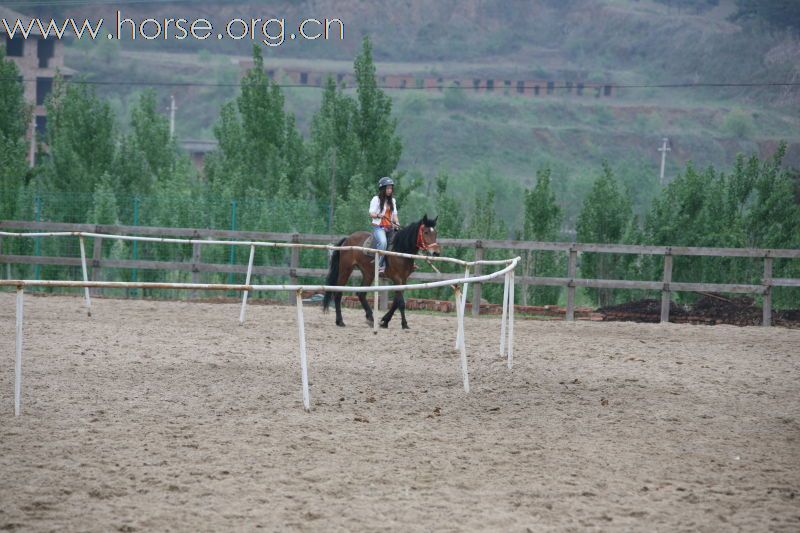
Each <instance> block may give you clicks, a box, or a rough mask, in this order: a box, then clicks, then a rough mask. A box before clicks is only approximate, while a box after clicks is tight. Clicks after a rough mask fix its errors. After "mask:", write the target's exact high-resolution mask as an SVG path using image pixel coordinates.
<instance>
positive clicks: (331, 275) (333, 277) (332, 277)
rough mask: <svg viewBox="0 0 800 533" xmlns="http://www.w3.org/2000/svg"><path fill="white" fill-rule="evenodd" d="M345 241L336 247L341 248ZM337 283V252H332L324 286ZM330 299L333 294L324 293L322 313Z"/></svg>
mask: <svg viewBox="0 0 800 533" xmlns="http://www.w3.org/2000/svg"><path fill="white" fill-rule="evenodd" d="M345 240H347V239H346V238H345V239H342V240H341V241H339V242H338V243H336V246H341V245H342V243H343V242H344V241H345ZM338 281H339V250H334V251H333V254H331V266H330V267H329V268H328V277H327V278H325V285H328V286H333V285H336V284H337V283H338ZM331 298H333V292H331V291H325V297H324V298H323V299H322V311H323V312H327V311H328V307H330V305H331Z"/></svg>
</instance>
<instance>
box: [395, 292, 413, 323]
mask: <svg viewBox="0 0 800 533" xmlns="http://www.w3.org/2000/svg"><path fill="white" fill-rule="evenodd" d="M397 296H399V300H400V302H399V304H400V324H401V325H402V326H403V329H411V328H410V327H408V322H406V298H405V296H403V291H398V294H397V295H396V297H397Z"/></svg>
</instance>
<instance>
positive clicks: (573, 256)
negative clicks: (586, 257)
mask: <svg viewBox="0 0 800 533" xmlns="http://www.w3.org/2000/svg"><path fill="white" fill-rule="evenodd" d="M577 268H578V251H577V250H576V249H575V248H574V245H573V246H571V247H570V249H569V260H568V261H567V277H568V278H569V285H567V320H575V282H574V281H573V280H574V279H575V271H576V270H577Z"/></svg>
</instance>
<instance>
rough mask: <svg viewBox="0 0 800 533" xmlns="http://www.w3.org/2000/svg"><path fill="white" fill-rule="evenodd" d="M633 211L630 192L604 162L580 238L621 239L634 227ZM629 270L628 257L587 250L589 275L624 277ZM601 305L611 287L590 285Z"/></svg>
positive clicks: (584, 267)
mask: <svg viewBox="0 0 800 533" xmlns="http://www.w3.org/2000/svg"><path fill="white" fill-rule="evenodd" d="M632 217H633V212H632V209H631V202H630V198H629V196H628V194H627V193H626V192H625V191H622V190H620V186H619V184H618V183H617V180H616V178H615V177H614V174H613V172H612V171H611V168H610V167H609V166H608V164H607V163H603V172H602V174H601V175H600V177H599V178H598V179H597V181H595V182H594V186H593V187H592V190H591V192H590V193H589V195H588V196H587V197H586V200H584V202H583V208H582V209H581V213H580V215H579V216H578V223H577V227H576V230H577V239H578V242H586V243H621V242H623V239H624V236H625V234H626V230H628V228H630V227H631V219H632ZM625 271H626V262H625V258H624V257H620V256H619V255H615V254H599V253H584V254H582V255H581V275H582V276H584V277H586V278H600V279H621V278H622V277H624V272H625ZM587 291H588V292H589V294H590V295H591V296H592V297H593V298H594V299H595V301H596V302H597V303H598V304H599V305H600V306H601V307H603V306H606V305H608V304H610V303H611V302H612V301H613V299H612V294H611V291H610V290H609V289H587Z"/></svg>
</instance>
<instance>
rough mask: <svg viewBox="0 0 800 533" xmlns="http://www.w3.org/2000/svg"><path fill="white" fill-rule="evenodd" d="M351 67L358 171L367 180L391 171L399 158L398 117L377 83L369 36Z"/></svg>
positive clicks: (400, 148) (389, 100) (390, 101)
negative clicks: (356, 98)
mask: <svg viewBox="0 0 800 533" xmlns="http://www.w3.org/2000/svg"><path fill="white" fill-rule="evenodd" d="M354 68H355V77H356V83H357V84H358V87H357V92H358V107H357V110H356V132H357V135H358V140H359V144H360V149H361V158H362V160H361V174H362V175H363V176H364V178H365V179H366V180H367V183H372V182H373V181H375V179H377V178H379V177H380V176H389V175H391V174H392V173H393V172H394V170H395V169H396V168H397V163H398V162H399V161H400V154H401V152H402V143H401V142H400V137H399V136H398V135H397V133H396V131H395V130H396V129H397V120H396V119H394V118H393V117H392V100H391V98H389V97H388V96H386V94H385V93H384V92H383V91H382V90H381V89H379V88H378V85H377V80H376V78H375V64H374V63H373V60H372V43H371V42H370V40H369V38H368V37H364V40H363V41H362V44H361V52H360V53H359V54H358V56H357V57H356V59H355V64H354Z"/></svg>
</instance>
